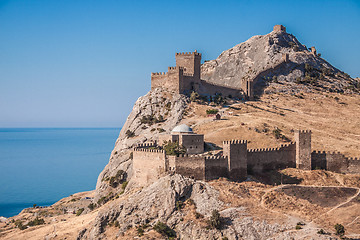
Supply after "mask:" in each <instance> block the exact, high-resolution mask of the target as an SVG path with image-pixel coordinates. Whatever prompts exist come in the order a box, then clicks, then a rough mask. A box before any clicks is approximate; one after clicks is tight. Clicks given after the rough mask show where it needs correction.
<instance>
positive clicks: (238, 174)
mask: <svg viewBox="0 0 360 240" xmlns="http://www.w3.org/2000/svg"><path fill="white" fill-rule="evenodd" d="M223 154H224V157H227V159H228V173H229V178H230V179H233V180H236V181H241V180H245V179H246V178H247V141H246V140H231V141H224V142H223Z"/></svg>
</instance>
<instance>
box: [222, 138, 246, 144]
mask: <svg viewBox="0 0 360 240" xmlns="http://www.w3.org/2000/svg"><path fill="white" fill-rule="evenodd" d="M225 144H226V145H228V144H232V145H233V144H247V140H235V139H233V140H228V141H223V145H225Z"/></svg>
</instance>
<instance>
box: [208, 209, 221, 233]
mask: <svg viewBox="0 0 360 240" xmlns="http://www.w3.org/2000/svg"><path fill="white" fill-rule="evenodd" d="M209 226H210V227H211V228H216V229H220V228H221V217H220V213H219V211H218V210H213V211H212V213H211V217H210V219H209Z"/></svg>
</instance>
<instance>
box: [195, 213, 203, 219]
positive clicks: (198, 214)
mask: <svg viewBox="0 0 360 240" xmlns="http://www.w3.org/2000/svg"><path fill="white" fill-rule="evenodd" d="M203 217H204V216H203V215H201V214H200V213H198V212H195V218H196V219H199V218H203Z"/></svg>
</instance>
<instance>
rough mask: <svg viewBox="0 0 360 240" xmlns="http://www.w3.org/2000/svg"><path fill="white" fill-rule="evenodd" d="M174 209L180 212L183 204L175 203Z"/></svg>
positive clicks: (180, 202)
mask: <svg viewBox="0 0 360 240" xmlns="http://www.w3.org/2000/svg"><path fill="white" fill-rule="evenodd" d="M175 205H176V209H177V210H178V211H180V210H181V209H182V208H183V207H184V203H183V202H182V201H176V204H175Z"/></svg>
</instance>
